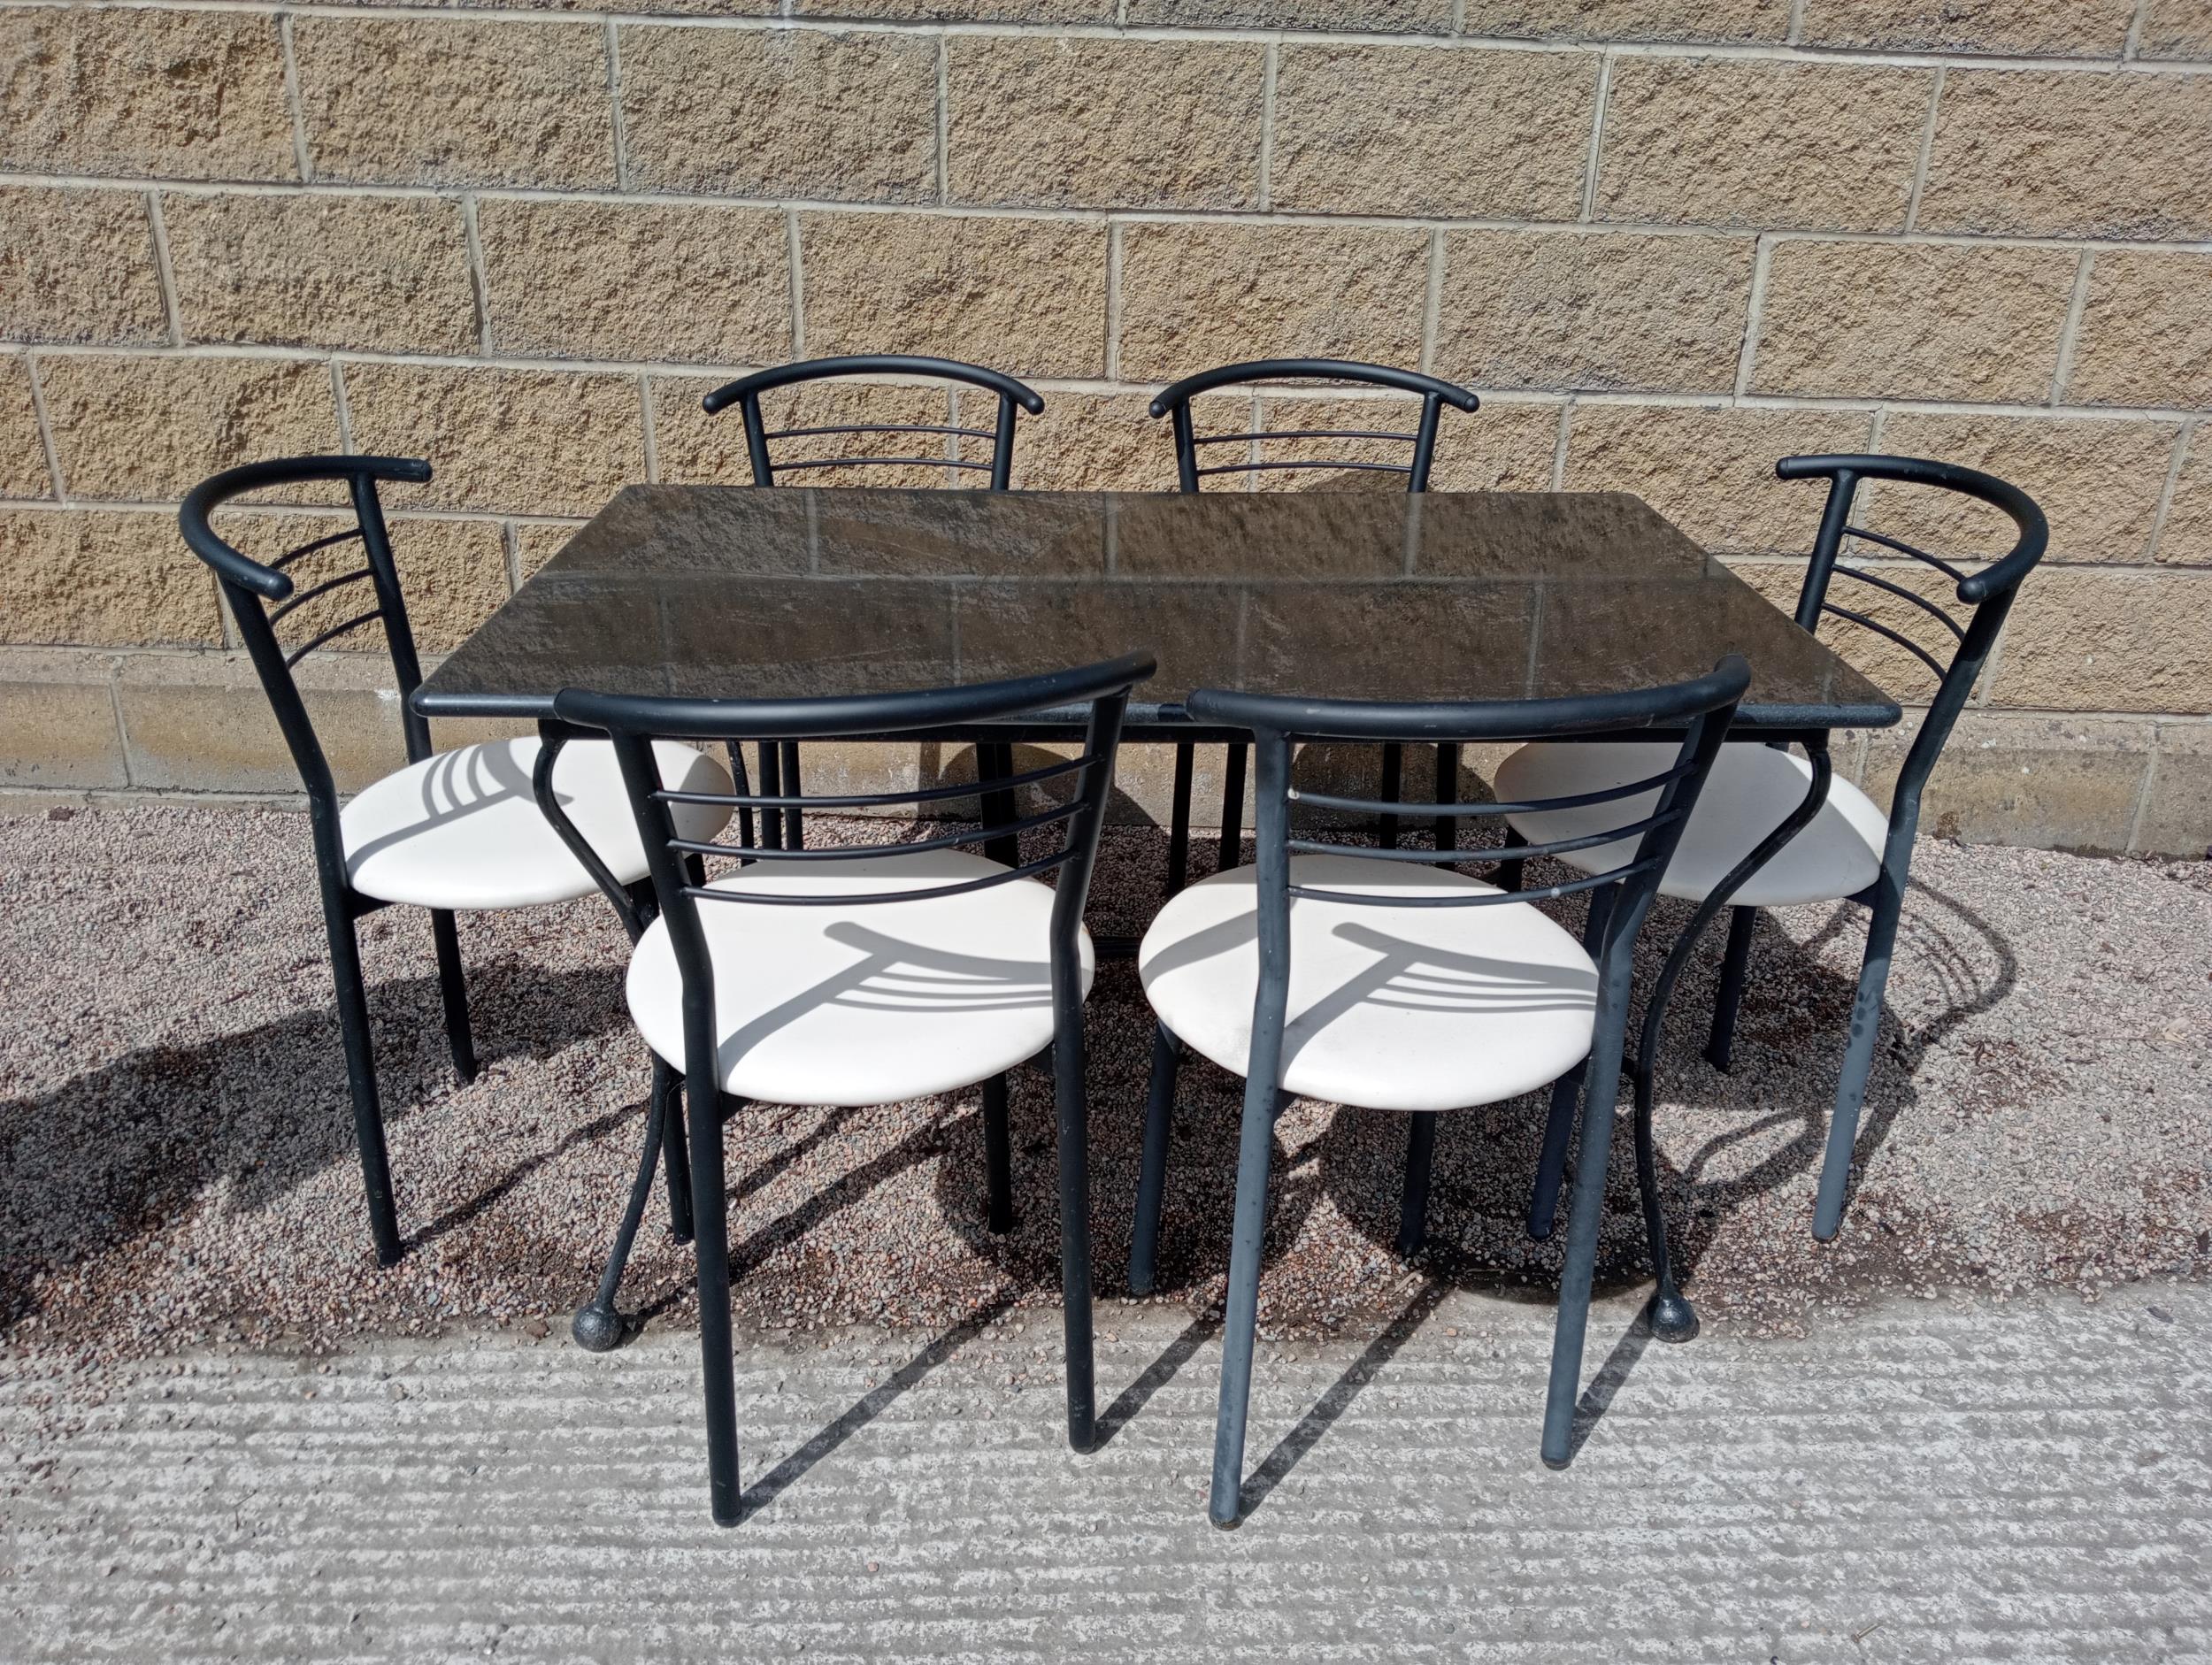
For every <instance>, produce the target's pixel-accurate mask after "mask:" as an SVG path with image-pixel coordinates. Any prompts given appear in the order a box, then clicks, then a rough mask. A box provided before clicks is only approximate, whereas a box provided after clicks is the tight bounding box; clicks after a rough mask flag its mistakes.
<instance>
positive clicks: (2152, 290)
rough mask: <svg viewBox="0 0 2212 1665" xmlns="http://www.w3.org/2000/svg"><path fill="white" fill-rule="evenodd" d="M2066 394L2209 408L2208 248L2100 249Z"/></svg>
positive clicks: (2211, 315)
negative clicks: (2201, 251) (2197, 251)
mask: <svg viewBox="0 0 2212 1665" xmlns="http://www.w3.org/2000/svg"><path fill="white" fill-rule="evenodd" d="M2064 394H2065V397H2066V399H2067V401H2068V403H2073V404H2151V405H2180V406H2183V407H2185V408H2187V409H2193V410H2208V409H2212V256H2207V255H2200V254H2179V253H2175V254H2169V253H2165V252H2163V251H2159V250H2149V249H2100V250H2099V251H2098V253H2097V257H2096V263H2095V264H2094V265H2093V266H2091V267H2090V270H2089V297H2088V304H2087V305H2086V306H2085V307H2084V308H2083V310H2082V315H2081V325H2080V327H2079V329H2078V332H2077V334H2076V335H2075V338H2074V361H2073V367H2072V370H2071V372H2070V373H2069V374H2068V376H2067V378H2066V387H2065V389H2064Z"/></svg>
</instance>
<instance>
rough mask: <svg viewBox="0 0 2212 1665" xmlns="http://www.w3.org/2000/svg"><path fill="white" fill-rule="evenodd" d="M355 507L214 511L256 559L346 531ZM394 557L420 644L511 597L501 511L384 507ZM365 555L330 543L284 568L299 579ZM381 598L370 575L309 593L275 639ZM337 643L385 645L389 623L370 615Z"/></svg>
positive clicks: (447, 642)
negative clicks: (479, 513) (473, 515)
mask: <svg viewBox="0 0 2212 1665" xmlns="http://www.w3.org/2000/svg"><path fill="white" fill-rule="evenodd" d="M353 524H354V522H353V518H352V517H351V516H347V517H345V518H338V517H336V516H323V515H299V514H289V515H279V514H257V513H254V512H252V511H250V510H249V511H246V512H242V513H223V514H219V515H218V516H217V517H216V518H215V521H214V525H215V528H216V530H217V531H219V532H220V533H222V535H223V538H224V541H227V542H228V543H229V544H231V545H232V546H233V547H234V548H235V549H239V550H240V551H242V553H244V554H246V555H248V556H251V557H252V558H253V559H255V560H257V561H269V560H273V559H274V558H275V557H276V556H280V555H282V554H283V553H284V552H285V551H286V550H288V549H296V548H298V547H299V546H300V545H301V544H303V543H305V542H307V541H309V540H310V539H312V538H319V537H326V536H327V535H329V534H330V533H334V532H342V531H344V530H346V529H347V528H348V527H349V526H352V525H353ZM386 526H387V527H388V530H389V531H390V533H391V538H392V559H393V562H394V564H396V566H397V567H398V569H399V587H400V595H401V596H402V598H403V600H404V601H405V602H406V604H407V625H408V629H409V631H410V633H411V634H412V635H413V636H414V639H415V646H416V647H417V648H419V649H420V650H421V651H423V652H425V653H435V652H443V651H445V650H447V649H449V648H457V647H458V646H460V644H461V643H462V642H463V641H466V640H467V638H468V635H469V633H470V632H471V631H472V630H474V629H475V628H476V627H477V626H478V625H480V624H482V623H483V622H484V621H485V620H486V619H487V618H490V617H491V616H492V612H493V610H495V608H497V607H498V606H499V604H500V603H501V602H503V601H505V600H506V599H507V595H508V587H507V546H506V537H505V534H504V533H503V531H502V529H501V527H500V525H499V523H498V522H497V521H495V520H445V519H433V518H423V517H420V516H414V515H394V516H387V517H386ZM365 564H367V563H366V562H365V559H364V558H363V556H362V550H361V545H360V544H359V543H358V542H356V541H348V542H345V543H340V544H334V545H332V546H331V547H330V548H329V549H318V550H316V551H315V552H314V553H313V554H311V555H308V556H302V557H301V558H300V559H299V560H297V561H296V562H294V563H293V564H291V565H290V566H288V567H287V568H286V569H285V572H286V574H287V576H288V577H289V578H290V579H292V580H293V582H294V583H295V584H296V586H297V587H299V588H300V589H301V590H308V589H312V588H313V587H315V586H316V585H318V584H320V583H323V582H325V581H326V580H327V579H334V578H337V577H339V576H340V575H341V574H342V573H346V572H357V571H358V570H359V569H360V568H361V567H363V566H365ZM375 605H376V591H375V589H374V587H373V586H372V585H371V584H370V583H369V581H368V580H367V579H363V580H361V581H360V582H359V583H357V584H348V585H345V586H342V587H340V588H338V589H335V590H333V591H331V592H330V593H329V594H328V595H321V596H318V597H317V598H316V599H315V600H313V601H311V602H306V603H304V604H303V606H301V607H300V608H299V610H297V611H296V612H291V613H288V614H286V615H285V616H284V618H281V619H280V620H279V621H278V624H277V640H278V641H280V642H282V643H283V644H284V646H285V647H286V648H297V647H299V646H300V645H301V644H302V643H303V642H306V641H311V640H312V639H313V638H314V637H316V636H318V635H319V634H320V633H322V632H324V631H326V630H328V629H330V628H331V627H332V626H333V625H340V624H342V623H344V622H345V621H346V620H347V619H349V618H357V617H358V616H359V615H361V614H363V613H365V612H367V611H369V610H371V609H372V608H373V607H374V606H375ZM328 651H331V652H334V653H385V652H388V647H387V644H386V640H385V635H384V631H383V628H382V626H381V625H362V626H361V628H360V629H359V630H357V631H353V632H349V633H347V634H346V635H343V636H341V637H339V638H338V639H337V640H336V641H334V642H332V643H331V644H330V647H329V649H328Z"/></svg>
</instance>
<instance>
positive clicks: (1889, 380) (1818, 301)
mask: <svg viewBox="0 0 2212 1665" xmlns="http://www.w3.org/2000/svg"><path fill="white" fill-rule="evenodd" d="M2074 264H2075V257H2074V256H2073V254H2072V253H2070V251H2068V250H2066V249H2009V248H1997V249H1978V248H1962V247H1959V246H1956V245H1950V244H1930V243H1872V242H1809V241H1808V242H1784V243H1778V244H1777V245H1776V246H1775V248H1774V249H1773V252H1772V254H1771V255H1770V264H1769V266H1768V271H1767V287H1766V303H1765V309H1764V311H1763V315H1762V318H1761V323H1760V329H1759V343H1758V357H1757V360H1756V362H1755V365H1754V367H1753V371H1752V387H1753V389H1754V390H1755V391H1756V392H1760V393H1801V394H1825V395H1838V394H1845V395H1848V394H1886V395H1894V396H1897V397H1901V398H1908V399H1914V398H1917V399H1971V400H1977V401H1983V402H1988V403H2022V404H2029V403H2033V404H2040V403H2043V402H2044V401H2045V400H2046V399H2047V397H2048V396H2049V395H2050V391H2051V372H2052V371H2053V370H2054V369H2055V367H2056V365H2057V363H2058V341H2059V333H2060V331H2061V329H2062V327H2063V326H2064V324H2065V322H2066V310H2067V304H2068V303H2069V301H2070V299H2071V298H2072V295H2073V287H2074Z"/></svg>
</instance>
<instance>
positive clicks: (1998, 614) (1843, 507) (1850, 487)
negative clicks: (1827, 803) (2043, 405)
mask: <svg viewBox="0 0 2212 1665" xmlns="http://www.w3.org/2000/svg"><path fill="white" fill-rule="evenodd" d="M1774 472H1776V473H1777V474H1778V475H1779V476H1780V477H1781V478H1782V479H1784V480H1826V481H1827V482H1828V502H1827V506H1826V507H1825V509H1824V510H1823V511H1822V514H1821V518H1820V531H1819V533H1818V535H1817V536H1816V538H1815V539H1814V541H1813V552H1812V558H1811V560H1810V561H1809V563H1808V564H1807V567H1806V571H1805V582H1804V584H1803V586H1802V587H1801V588H1800V590H1799V592H1798V597H1797V622H1798V624H1799V625H1800V626H1801V627H1802V628H1803V629H1805V630H1808V631H1816V630H1817V629H1818V628H1819V627H1820V621H1821V619H1822V618H1841V619H1844V620H1846V621H1847V622H1848V623H1850V624H1854V625H1858V626H1859V627H1860V628H1862V629H1864V630H1869V631H1871V632H1873V633H1875V634H1876V635H1878V636H1880V637H1882V638H1884V639H1885V640H1886V641H1889V642H1891V643H1893V644H1894V645H1895V646H1897V647H1899V648H1903V649H1904V650H1905V651H1906V652H1907V653H1909V654H1910V655H1911V656H1913V657H1914V658H1916V659H1917V660H1919V661H1920V662H1921V664H1924V665H1926V666H1927V668H1928V669H1929V671H1932V673H1933V674H1934V676H1935V679H1936V690H1935V694H1934V695H1933V697H1932V699H1931V700H1930V702H1929V706H1928V714H1927V716H1926V717H1925V718H1924V720H1923V721H1922V723H1921V725H1920V732H1919V733H1917V734H1916V735H1915V736H1914V737H1913V743H1912V746H1911V748H1910V749H1909V751H1908V752H1907V754H1906V757H1905V763H1904V767H1903V768H1902V769H1901V771H1899V773H1898V777H1897V786H1896V788H1895V790H1894V793H1893V796H1892V802H1891V809H1890V827H1891V836H1892V837H1893V839H1894V838H1897V837H1899V836H1901V837H1902V838H1904V839H1905V840H1907V841H1908V843H1909V841H1910V840H1911V838H1912V834H1913V830H1914V827H1915V825H1916V823H1917V821H1918V819H1919V814H1920V793H1921V788H1922V787H1923V786H1925V785H1926V784H1927V779H1928V775H1929V772H1930V771H1932V769H1933V768H1934V767H1935V763H1936V759H1937V758H1938V757H1939V756H1941V755H1942V752H1943V746H1944V742H1945V741H1946V740H1948V739H1949V738H1950V734H1951V730H1952V728H1953V726H1954V725H1955V724H1956V723H1957V721H1958V716H1959V713H1960V711H1961V710H1964V709H1965V705H1966V701H1967V697H1968V696H1969V695H1970V694H1972V693H1973V691H1974V684H1975V683H1976V682H1977V681H1978V679H1980V677H1981V674H1982V670H1983V667H1984V666H1985V665H1986V664H1988V662H1989V655H1990V650H1991V649H1992V648H1994V647H1995V646H1996V645H1997V637H1998V635H1999V633H2001V631H2002V630H2003V628H2004V623H2005V616H2006V615H2007V614H2008V613H2009V612H2010V611H2011V610H2012V602H2013V597H2014V596H2015V595H2017V594H2018V593H2019V589H2020V585H2021V582H2022V580H2023V579H2025V578H2026V577H2027V576H2028V574H2029V572H2032V571H2033V570H2034V567H2035V564H2036V563H2037V562H2038V561H2040V560H2041V559H2042V558H2043V552H2044V549H2046V547H2047V545H2048V543H2049V541H2050V527H2049V526H2048V525H2047V523H2046V522H2045V520H2044V518H2043V511H2042V510H2040V509H2039V508H2037V507H2036V505H2035V503H2034V501H2033V500H2032V498H2030V497H2029V496H2028V495H2027V494H2026V493H2025V492H2024V491H2022V490H2021V489H2020V488H2019V487H2016V486H2013V485H2011V484H2008V482H2007V481H2004V480H1999V479H1998V478H1997V477H1996V476H1995V475H1993V474H1985V473H1982V472H1979V471H1978V470H1976V469H1971V468H1962V467H1959V466H1958V465H1957V464H1952V463H1936V462H1930V461H1927V460H1925V459H1924V458H1920V457H1871V456H1867V457H1847V456H1838V457H1784V458H1783V459H1782V460H1781V461H1780V462H1778V463H1777V464H1775V465H1774ZM1867 480H1897V481H1901V482H1903V483H1906V484H1909V485H1915V486H1929V487H1936V488H1937V489H1939V490H1942V491H1947V492H1956V493H1959V494H1961V495H1964V496H1968V497H1972V498H1976V499H1978V500H1979V501H1980V502H1982V503H1987V504H1989V505H1990V506H1991V507H1993V508H1994V509H1997V510H2001V511H2002V512H2003V513H2004V514H2005V515H2006V516H2007V517H2008V518H2010V520H2011V521H2012V524H2013V528H2014V531H2015V533H2016V539H2015V541H2014V543H2013V546H2012V548H2011V549H2010V550H2008V552H2007V553H2006V554H2005V555H2004V556H2001V557H2000V558H1999V559H1997V560H1996V561H1993V562H1992V563H1990V564H1987V565H1985V566H1983V567H1981V568H1979V570H1978V571H1976V572H1966V571H1964V570H1962V568H1961V567H1960V566H1958V565H1957V564H1955V563H1953V562H1951V561H1947V560H1945V559H1944V558H1942V557H1941V556H1934V555H1931V554H1929V553H1928V552H1927V551H1926V550H1925V549H1916V548H1915V547H1914V546H1913V545H1911V544H1909V543H1907V542H1906V541H1904V540H1902V539H1901V538H1895V537H1892V536H1890V535H1889V534H1888V533H1882V532H1876V531H1873V530H1871V529H1870V528H1868V527H1865V526H1853V525H1852V524H1851V515H1852V511H1853V510H1854V508H1855V506H1856V503H1857V498H1858V491H1859V487H1860V486H1861V485H1863V483H1864V482H1866V481H1867ZM1846 538H1856V539H1858V540H1859V541H1862V542H1863V543H1867V544H1870V545H1873V546H1874V547H1876V548H1877V549H1887V550H1889V551H1891V552H1892V553H1893V554H1896V555H1901V556H1908V557H1909V558H1910V559H1912V560H1915V561H1918V562H1921V563H1922V564H1924V565H1927V566H1929V567H1932V568H1933V569H1934V570H1935V571H1936V572H1939V573H1941V574H1942V575H1943V577H1945V578H1946V579H1949V580H1950V581H1951V583H1952V584H1953V585H1955V595H1956V597H1957V600H1958V602H1959V604H1960V605H1961V606H1963V607H1969V608H1971V609H1972V611H1971V612H1970V614H1969V615H1968V616H1967V618H1966V621H1965V622H1964V623H1963V624H1962V623H1961V622H1960V621H1959V619H1958V618H1955V616H1954V615H1953V614H1952V613H1951V611H1950V610H1948V609H1947V608H1946V607H1944V606H1943V605H1942V604H1941V603H1940V602H1935V601H1932V600H1931V599H1930V598H1929V597H1927V596H1925V595H1922V594H1920V593H1919V591H1917V590H1916V589H1913V588H1910V587H1908V586H1906V585H1903V584H1901V583H1899V582H1897V581H1896V580H1895V579H1890V578H1885V577H1883V576H1882V575H1881V574H1880V573H1878V572H1867V571H1865V570H1864V569H1863V568H1860V567H1855V566H1850V565H1847V564H1845V563H1844V562H1843V560H1842V559H1841V558H1840V557H1841V556H1842V554H1843V541H1844V540H1845V539H1846ZM1839 578H1846V579H1853V580H1854V581H1855V582H1857V583H1859V584H1863V585H1865V586H1866V587H1868V589H1869V590H1871V591H1879V592H1883V593H1886V594H1887V595H1892V596H1894V597H1896V598H1897V599H1898V600H1899V601H1901V602H1904V603H1906V604H1907V605H1909V606H1910V607H1912V608H1915V609H1916V610H1918V611H1920V612H1922V613H1924V614H1926V615H1927V616H1929V617H1930V618H1933V619H1935V620H1936V621H1937V622H1938V624H1939V625H1941V626H1942V628H1943V630H1944V632H1945V633H1947V635H1948V636H1949V637H1950V638H1951V641H1953V643H1955V646H1954V648H1953V649H1952V652H1951V657H1950V662H1949V663H1948V664H1946V663H1944V661H1943V660H1941V659H1939V658H1938V657H1937V656H1936V655H1934V654H1932V653H1931V652H1929V651H1928V649H1927V648H1925V647H1924V646H1923V645H1922V644H1920V643H1919V642H1916V641H1914V640H1912V638H1911V637H1909V636H1908V635H1907V634H1905V633H1904V632H1902V631H1901V630H1898V629H1896V628H1894V627H1893V626H1892V625H1886V624H1885V623H1883V622H1882V621H1881V620H1880V619H1878V618H1874V617H1872V616H1871V615H1870V614H1869V613H1866V612H1864V611H1863V610H1861V609H1860V608H1859V607H1855V606H1849V605H1846V604H1844V603H1842V602H1836V601H1832V600H1831V599H1830V597H1829V589H1830V587H1831V585H1832V583H1833V581H1834V580H1835V579H1839ZM1854 599H1857V598H1856V597H1855V598H1854Z"/></svg>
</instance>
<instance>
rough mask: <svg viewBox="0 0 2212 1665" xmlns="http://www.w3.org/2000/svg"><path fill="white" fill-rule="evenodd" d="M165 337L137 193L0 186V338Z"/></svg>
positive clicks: (150, 235) (165, 320) (142, 202)
mask: <svg viewBox="0 0 2212 1665" xmlns="http://www.w3.org/2000/svg"><path fill="white" fill-rule="evenodd" d="M168 339H169V316H168V312H167V310H166V309H165V307H164V306H163V305H162V301H161V280H160V279H159V277H158V276H157V274H156V272H155V270H154V231H153V222H152V221H151V220H150V219H148V218H147V215H146V199H145V198H144V197H143V196H141V195H140V194H139V193H138V192H136V191H119V190H118V191H104V190H73V189H66V188H53V189H49V188H43V187H40V186H0V340H6V341H113V342H117V343H119V344H120V343H126V342H142V341H167V340H168Z"/></svg>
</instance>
